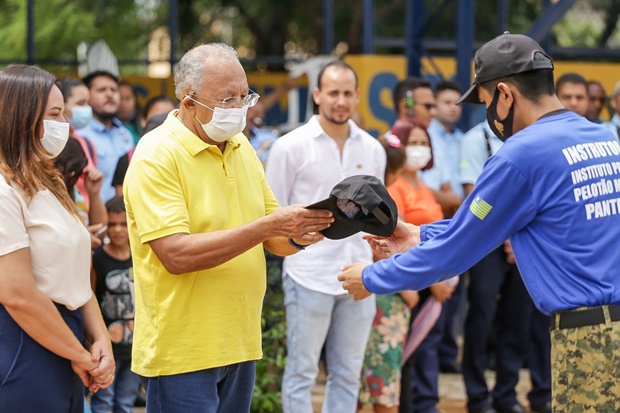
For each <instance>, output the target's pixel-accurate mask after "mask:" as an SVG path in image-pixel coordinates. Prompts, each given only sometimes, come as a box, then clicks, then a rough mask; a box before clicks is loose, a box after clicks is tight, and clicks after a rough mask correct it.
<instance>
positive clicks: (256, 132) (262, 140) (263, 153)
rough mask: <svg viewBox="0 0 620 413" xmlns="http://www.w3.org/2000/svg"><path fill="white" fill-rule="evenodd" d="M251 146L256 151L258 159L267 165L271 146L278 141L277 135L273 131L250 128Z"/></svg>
mask: <svg viewBox="0 0 620 413" xmlns="http://www.w3.org/2000/svg"><path fill="white" fill-rule="evenodd" d="M248 138H249V140H250V144H251V145H252V147H253V148H254V150H255V151H256V154H257V155H258V159H260V161H261V162H262V163H263V165H265V162H267V158H268V157H269V150H270V149H271V145H272V144H273V143H274V142H275V141H276V135H275V134H274V133H273V131H272V130H269V129H259V128H256V127H254V126H250V136H249V137H248Z"/></svg>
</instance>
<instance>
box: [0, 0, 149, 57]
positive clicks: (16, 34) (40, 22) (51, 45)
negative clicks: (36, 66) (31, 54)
mask: <svg viewBox="0 0 620 413" xmlns="http://www.w3.org/2000/svg"><path fill="white" fill-rule="evenodd" d="M34 5H35V6H34V22H35V28H36V30H35V32H34V43H35V58H36V59H37V60H73V59H75V58H76V48H77V46H78V44H79V43H80V42H83V41H84V42H87V43H90V44H92V43H94V42H95V41H97V40H99V39H104V40H105V41H106V42H107V43H108V45H109V46H110V48H111V49H112V51H114V53H115V54H116V56H117V57H118V58H119V59H139V58H145V57H146V45H147V42H148V38H149V34H150V33H151V32H152V30H154V29H155V27H156V23H157V19H155V17H154V16H156V15H157V13H158V12H159V11H160V9H159V7H153V8H152V10H149V9H148V8H145V7H144V2H138V1H127V0H79V1H64V0H34ZM0 9H1V10H2V13H0V44H1V45H2V47H1V48H0V59H1V60H5V61H24V60H25V59H26V57H27V2H26V1H25V0H0Z"/></svg>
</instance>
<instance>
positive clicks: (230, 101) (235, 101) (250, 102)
mask: <svg viewBox="0 0 620 413" xmlns="http://www.w3.org/2000/svg"><path fill="white" fill-rule="evenodd" d="M248 90H249V91H250V94H248V95H246V96H241V97H238V98H237V97H229V98H226V99H222V100H217V99H211V98H208V97H205V96H200V95H198V94H196V93H188V94H187V96H195V97H199V98H202V99H207V100H210V101H212V102H217V103H218V106H220V107H222V108H225V109H228V108H238V107H240V106H247V107H249V108H251V107H252V106H254V105H256V102H258V99H260V95H259V94H258V93H256V92H254V91H253V90H251V89H248Z"/></svg>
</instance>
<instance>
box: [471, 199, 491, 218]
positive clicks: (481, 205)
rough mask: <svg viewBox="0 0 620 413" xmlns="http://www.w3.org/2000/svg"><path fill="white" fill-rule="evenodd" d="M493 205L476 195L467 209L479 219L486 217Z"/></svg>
mask: <svg viewBox="0 0 620 413" xmlns="http://www.w3.org/2000/svg"><path fill="white" fill-rule="evenodd" d="M492 209H493V207H492V206H491V205H490V204H489V203H488V202H486V201H485V200H484V199H482V198H480V196H477V197H476V198H475V199H474V200H473V201H472V202H471V204H470V205H469V210H470V211H471V212H472V213H473V214H474V215H475V216H476V217H477V218H478V219H480V220H483V219H485V218H486V217H487V215H488V214H489V212H491V210H492Z"/></svg>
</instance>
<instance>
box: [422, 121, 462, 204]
mask: <svg viewBox="0 0 620 413" xmlns="http://www.w3.org/2000/svg"><path fill="white" fill-rule="evenodd" d="M427 131H428V134H429V136H430V137H431V146H432V148H433V158H434V165H433V167H432V168H431V169H428V170H426V171H419V172H418V176H419V177H420V179H422V181H423V182H424V184H426V186H428V187H429V188H431V189H437V190H438V189H440V188H441V186H442V185H443V184H444V183H446V182H450V186H451V187H452V191H454V193H455V194H457V195H458V196H460V197H461V198H462V197H463V188H462V186H461V180H460V170H459V164H460V162H461V140H462V139H463V132H462V131H461V130H460V129H454V131H453V132H448V131H446V128H445V127H444V126H443V125H442V124H441V123H440V122H439V121H438V120H437V119H433V120H431V123H430V125H429V126H428V129H427Z"/></svg>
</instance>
